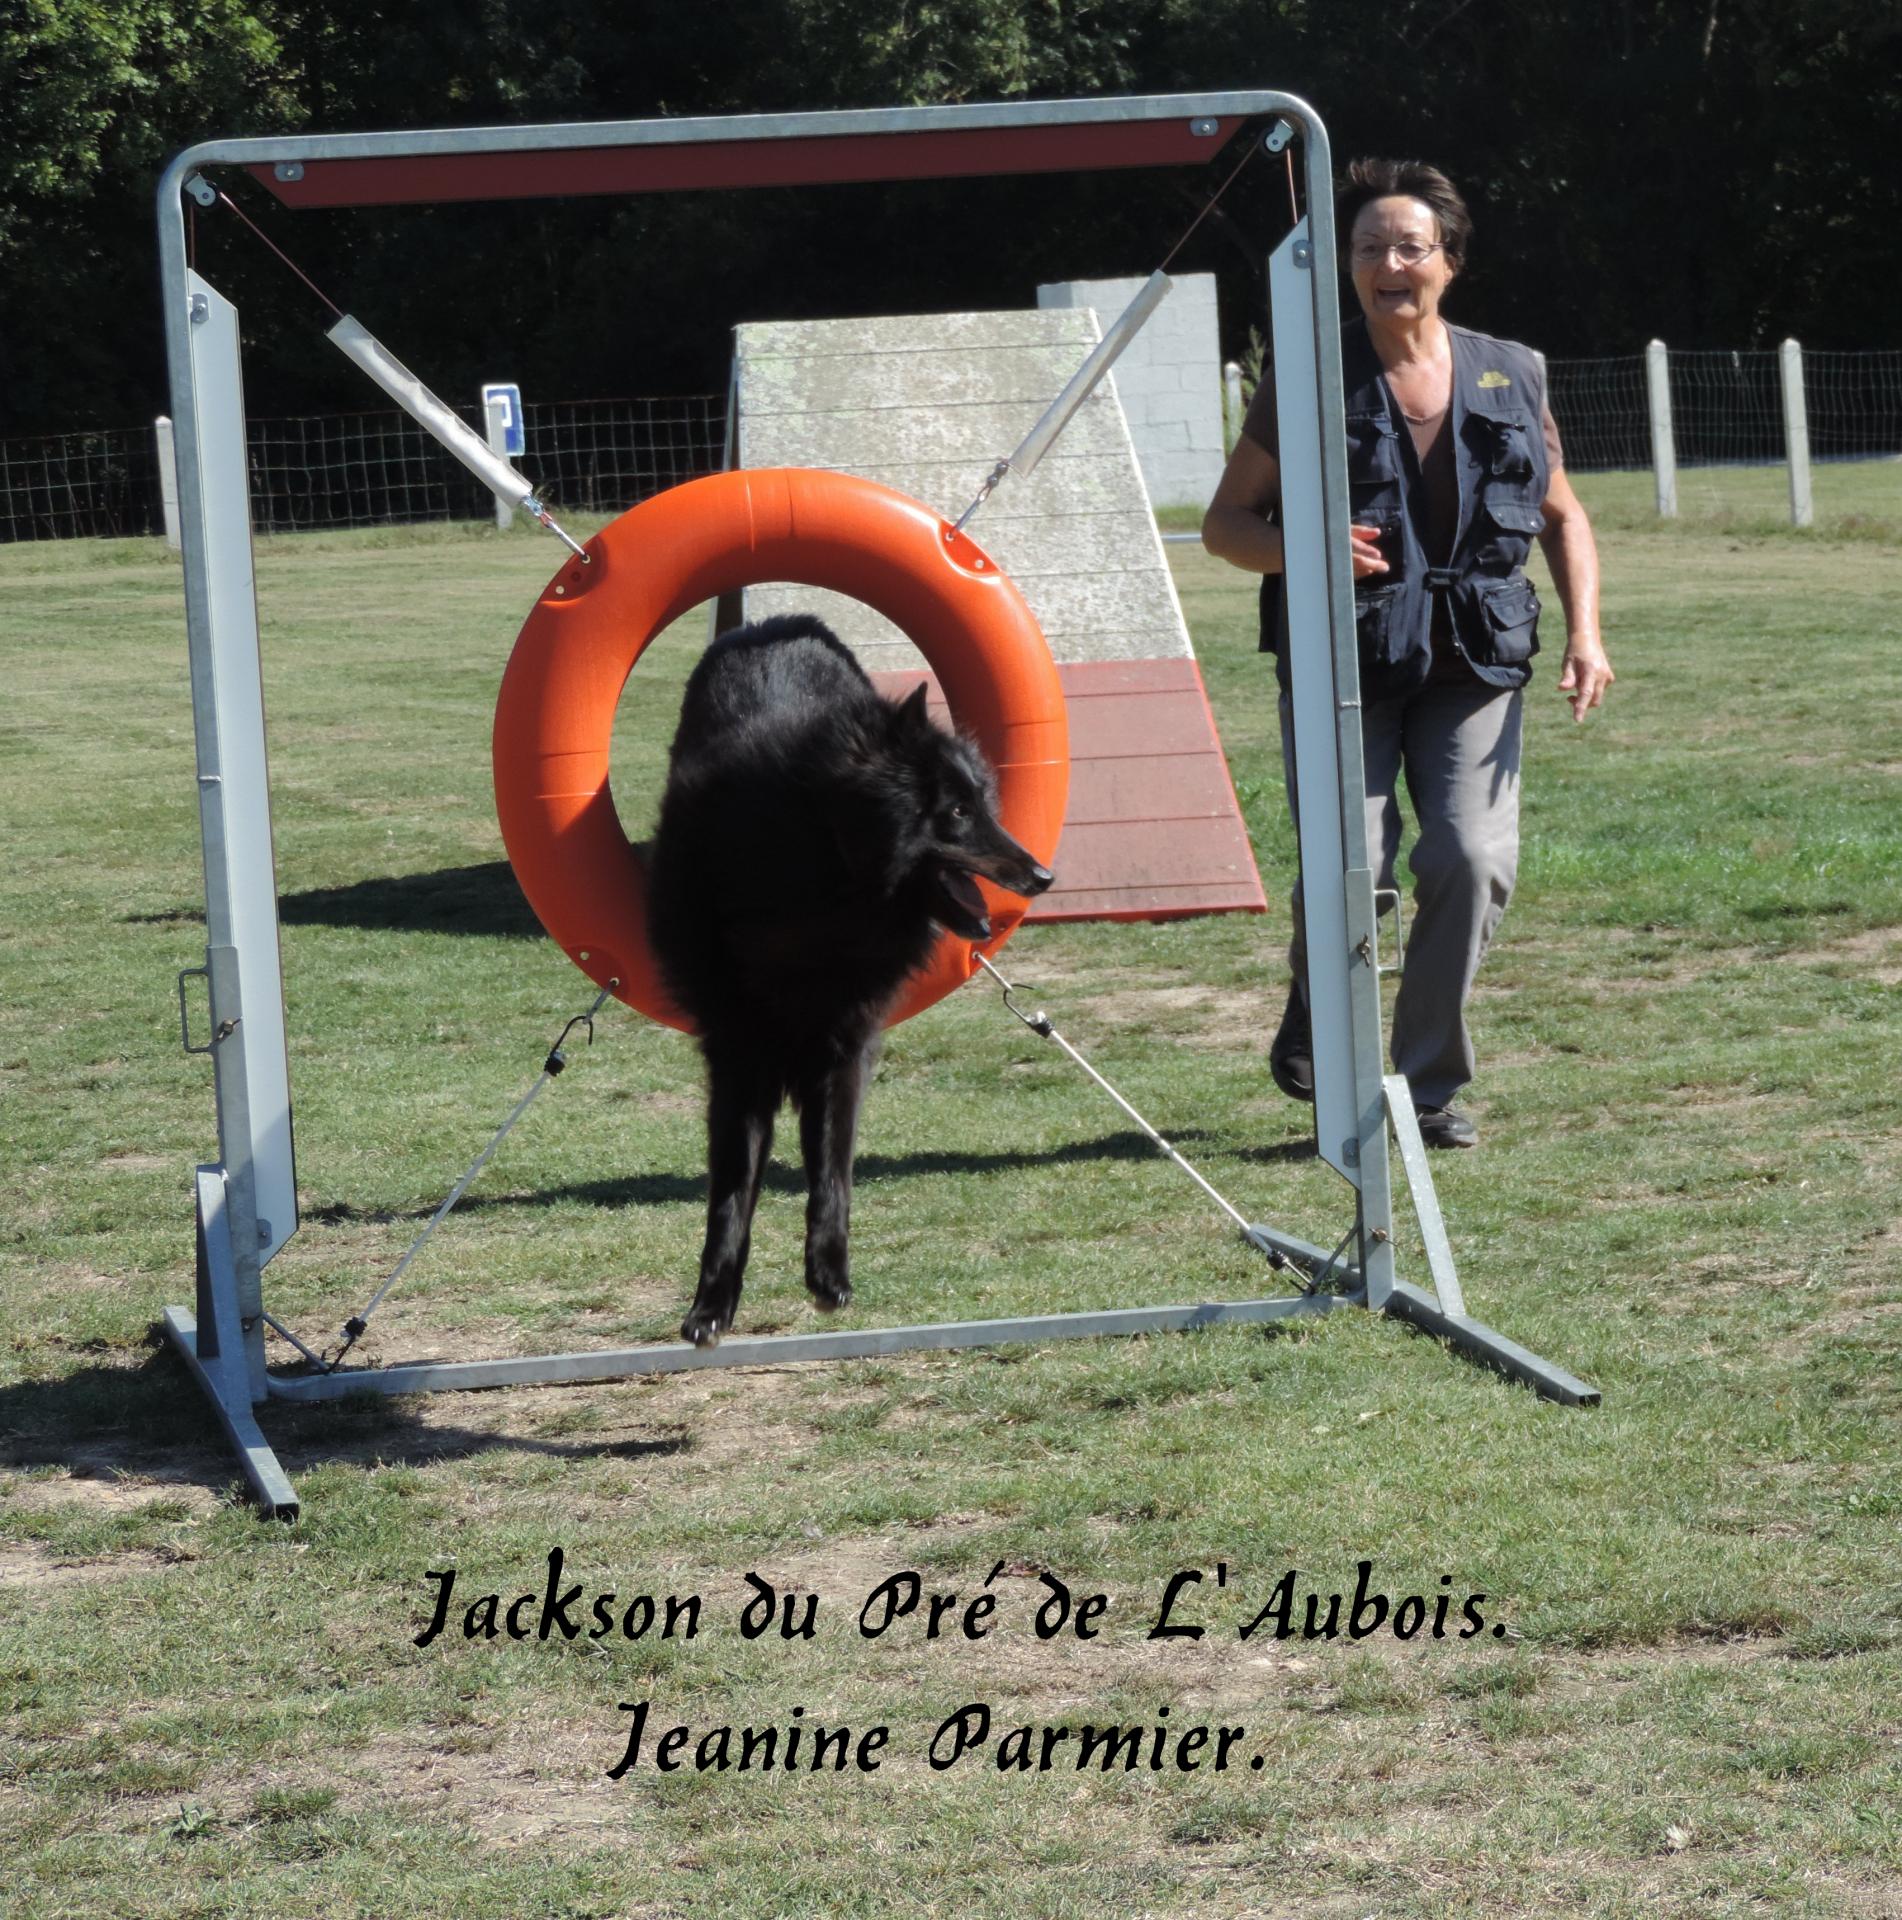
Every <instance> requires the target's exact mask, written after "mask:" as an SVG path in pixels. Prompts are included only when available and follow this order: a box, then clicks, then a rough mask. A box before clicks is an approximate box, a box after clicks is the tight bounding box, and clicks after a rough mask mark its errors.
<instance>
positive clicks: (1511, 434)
mask: <svg viewBox="0 0 1902 1920" xmlns="http://www.w3.org/2000/svg"><path fill="white" fill-rule="evenodd" d="M1466 418H1467V421H1468V422H1469V424H1470V425H1471V428H1472V431H1473V437H1474V439H1475V440H1476V441H1477V443H1478V447H1479V454H1480V459H1481V461H1482V462H1483V464H1484V466H1485V469H1486V472H1487V473H1488V474H1489V475H1490V476H1491V477H1492V478H1493V479H1495V480H1530V479H1531V478H1532V441H1531V439H1530V437H1529V428H1530V423H1529V422H1528V421H1525V420H1523V419H1520V418H1519V417H1517V416H1516V415H1513V414H1497V413H1469V414H1468V415H1467V416H1466Z"/></svg>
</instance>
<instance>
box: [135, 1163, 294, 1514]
mask: <svg viewBox="0 0 1902 1920" xmlns="http://www.w3.org/2000/svg"><path fill="white" fill-rule="evenodd" d="M197 1190H198V1312H197V1315H196V1317H195V1318H194V1316H193V1315H191V1314H189V1313H187V1312H186V1311H185V1309H184V1308H183V1307H167V1308H166V1309H165V1331H166V1333H167V1334H168V1335H169V1336H170V1337H171V1341H172V1345H173V1346H174V1347H176V1348H177V1349H178V1351H179V1353H180V1354H181V1355H182V1356H183V1358H184V1361H185V1364H186V1365H187V1366H188V1367H190V1368H191V1370H192V1375H193V1377H194V1378H195V1379H196V1380H197V1382H198V1384H199V1385H200V1386H201V1387H202V1388H203V1389H204V1390H205V1397H206V1398H207V1399H208V1400H209V1401H210V1402H211V1404H212V1408H213V1410H214V1411H215V1412H216V1413H217V1415H218V1419H219V1422H220V1424H221V1425H222V1426H223V1427H224V1430H225V1435H226V1438H227V1439H229V1440H230V1442H231V1445H232V1449H233V1451H234V1452H235V1453H236V1454H237V1456H238V1464H239V1466H241V1467H242V1468H243V1469H244V1477H245V1479H246V1480H247V1481H248V1482H249V1483H250V1487H251V1493H252V1497H253V1498H254V1499H255V1500H256V1501H257V1503H258V1506H259V1507H260V1508H261V1509H262V1510H263V1512H264V1513H265V1515H266V1516H267V1517H268V1518H270V1519H273V1520H295V1519H296V1518H297V1513H298V1499H297V1493H296V1490H295V1489H294V1488H293V1487H292V1485H291V1483H290V1479H289V1476H288V1475H287V1474H286V1473H285V1471H284V1469H283V1468H282V1467H281V1466H279V1465H278V1460H277V1455H276V1454H275V1453H274V1452H272V1450H271V1445H270V1442H269V1441H267V1440H266V1439H265V1437H264V1434H263V1432H262V1430H261V1429H260V1428H259V1426H258V1423H257V1418H256V1416H255V1414H254V1413H253V1412H252V1399H251V1366H250V1360H249V1357H248V1355H247V1354H246V1351H245V1347H246V1328H245V1325H244V1316H243V1314H242V1313H241V1312H240V1310H239V1305H238V1266H237V1262H236V1260H235V1259H234V1258H233V1257H232V1246H231V1218H230V1214H229V1212H228V1211H227V1209H226V1206H225V1172H224V1169H223V1168H222V1167H200V1168H199V1169H198V1182H197Z"/></svg>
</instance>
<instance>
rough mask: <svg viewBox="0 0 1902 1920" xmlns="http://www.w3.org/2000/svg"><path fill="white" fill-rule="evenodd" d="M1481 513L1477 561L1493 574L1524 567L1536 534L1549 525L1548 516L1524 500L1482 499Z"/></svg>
mask: <svg viewBox="0 0 1902 1920" xmlns="http://www.w3.org/2000/svg"><path fill="white" fill-rule="evenodd" d="M1479 516H1480V533H1479V538H1478V541H1477V544H1476V545H1475V547H1474V551H1473V559H1474V562H1475V563H1476V564H1477V565H1478V566H1481V567H1483V568H1485V569H1486V570H1487V571H1488V572H1492V573H1510V572H1512V571H1513V569H1514V568H1516V567H1522V566H1524V565H1525V561H1526V555H1527V554H1529V553H1530V552H1531V551H1532V541H1533V537H1534V536H1535V535H1536V534H1538V533H1539V532H1540V531H1541V530H1542V529H1543V528H1544V526H1545V515H1544V514H1543V513H1541V512H1540V511H1539V509H1538V508H1537V507H1535V506H1531V505H1529V504H1527V503H1526V502H1525V501H1522V500H1482V501H1481V502H1480V503H1479Z"/></svg>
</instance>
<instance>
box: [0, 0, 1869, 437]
mask: <svg viewBox="0 0 1902 1920" xmlns="http://www.w3.org/2000/svg"><path fill="white" fill-rule="evenodd" d="M1253 86H1260V87H1276V88H1281V89H1284V90H1287V91H1290V92H1294V93H1298V94H1300V95H1302V96H1304V97H1305V98H1307V99H1308V100H1310V101H1312V102H1313V103H1314V105H1315V106H1316V107H1317V108H1318V109H1319V110H1320V112H1321V113H1322V115H1323V117H1324V118H1325V119H1326V121H1327V123H1328V127H1329V131H1330V135H1331V137H1332V140H1333V143H1334V148H1335V153H1336V157H1337V159H1345V158H1346V157H1348V156H1349V155H1351V154H1353V153H1358V152H1386V153H1407V154H1417V155H1420V156H1423V157H1426V158H1430V159H1433V160H1435V161H1436V162H1438V163H1439V164H1440V165H1442V166H1444V167H1445V168H1446V169H1447V170H1448V171H1449V172H1450V173H1452V174H1453V176H1454V178H1455V179H1456V180H1458V181H1460V182H1461V183H1462V185H1463V186H1464V187H1465V189H1466V190H1467V192H1468V195H1469V197H1470V198H1471V200H1472V202H1473V205H1474V211H1475V214H1476V217H1477V221H1478V241H1477V245H1476V247H1475V249H1474V252H1473V256H1472V261H1471V266H1470V269H1469V272H1468V275H1467V279H1466V283H1465V284H1464V285H1463V286H1462V287H1461V288H1460V289H1458V291H1457V293H1456V296H1455V301H1456V304H1455V306H1454V309H1453V310H1454V312H1455V315H1456V317H1459V318H1463V319H1465V320H1467V321H1468V322H1470V323H1471V324H1474V325H1478V326H1481V327H1484V328H1486V329H1488V330H1490V331H1495V332H1501V333H1507V334H1512V335H1516V336H1518V337H1521V338H1524V339H1528V340H1531V341H1533V342H1534V343H1535V344H1537V345H1539V346H1541V347H1543V348H1544V349H1545V350H1546V351H1547V352H1548V353H1551V354H1554V355H1579V354H1592V353H1622V352H1631V351H1635V350H1636V349H1637V348H1638V347H1639V346H1641V345H1642V343H1643V342H1644V341H1645V340H1646V339H1648V338H1650V337H1651V336H1652V335H1654V334H1656V335H1661V336H1663V337H1664V338H1666V339H1668V340H1669V341H1671V343H1672V344H1673V345H1676V346H1685V347H1691V346H1721V347H1744V346H1757V345H1767V344H1770V343H1772V342H1774V341H1775V340H1777V339H1780V338H1781V337H1783V336H1784V335H1786V334H1795V335H1797V336H1798V337H1799V338H1801V339H1803V340H1804V341H1805V343H1806V344H1808V345H1812V346H1819V347H1822V346H1838V347H1845V348H1861V347H1875V346H1888V345H1894V344H1896V343H1897V337H1898V333H1897V319H1896V315H1897V300H1898V295H1899V294H1902V270H1898V265H1897V259H1898V247H1897V236H1898V234H1899V233H1902V175H1899V174H1898V170H1897V169H1896V167H1895V166H1894V164H1893V157H1892V156H1893V153H1894V151H1895V149H1896V145H1897V138H1898V136H1897V132H1896V129H1897V127H1898V126H1899V125H1902V0H1689V3H1684V0H1574V4H1570V5H1561V4H1557V3H1556V0H1388V4H1383V5H1375V4H1373V0H1330V3H1327V4H1323V0H727V4H724V5H719V6H714V5H703V6H700V7H693V6H680V5H677V4H676V5H673V6H668V7H662V6H659V5H656V4H654V0H629V4H625V5H621V6H608V5H604V4H601V3H600V0H533V4H530V3H529V0H415V4H407V5H402V4H389V5H385V6H382V7H364V8H361V9H353V8H342V7H338V6H336V5H334V4H328V5H325V6H323V7H318V6H316V5H313V4H309V0H249V4H247V3H246V0H0V115H3V116H4V118H3V120H0V124H4V127H5V130H6V134H5V141H4V151H0V356H3V364H4V369H5V374H4V385H3V388H0V431H5V432H11V433H19V432H31V431H41V430H44V431H51V430H57V429H60V428H64V427H69V426H77V425H87V424H130V423H132V422H135V421H138V420H140V419H143V418H147V417H149V416H150V415H151V414H152V413H154V412H156V411H158V410H160V409H161V408H162V406H163V404H164V392H163V381H162V371H161V359H160V351H159V347H158V338H157V319H158V315H157V304H158V302H157V277H156V260H155V247H154V239H153V216H152V189H153V186H154V183H155V181H156V179H157V176H158V173H159V171H160V169H161V167H162V166H163V164H164V161H165V158H166V157H167V155H168V154H169V153H171V152H173V151H175V150H176V149H178V148H179V147H181V146H184V145H186V144H188V143H190V142H191V141H193V140H197V139H200V138H205V137H210V136H213V135H224V134H239V133H253V132H266V131H270V130H273V129H286V128H291V129H298V130H308V131H317V130H326V131H329V130H335V131H348V130H354V129H359V128H374V127H389V126H410V127H420V126H432V125H437V126H439V125H479V124H491V123H508V122H528V121H541V120H591V119H613V118H632V117H644V116H648V115H654V114H669V115H676V114H687V113H726V112H772V111H793V110H809V109H814V108H824V107H849V106H874V105H893V104H922V103H935V102H946V101H965V100H989V99H1011V98H1038V97H1058V96H1065V95H1075V94H1100V93H1121V92H1173V91H1178V90H1202V89H1218V88H1231V87H1253ZM226 184H227V185H228V186H229V190H230V191H231V192H232V193H233V196H234V197H235V198H238V199H240V201H241V203H242V204H244V205H245V206H246V208H247V210H248V211H250V212H252V213H253V215H254V216H255V217H257V218H259V219H260V220H261V221H263V222H264V224H266V226H267V227H268V228H269V230H270V231H271V232H272V233H273V234H274V235H275V236H276V237H277V238H278V239H279V240H280V242H281V244H283V245H284V246H286V248H287V249H288V250H289V251H290V252H291V253H292V254H293V255H294V256H295V257H296V258H297V259H298V260H299V261H300V262H301V263H302V264H304V265H305V266H306V268H307V269H308V270H309V271H310V272H311V273H312V275H313V277H314V278H316V280H317V281H318V283H319V284H320V285H322V286H323V287H325V289H326V291H328V292H329V293H330V294H331V295H332V297H333V298H335V299H336V300H338V301H339V303H340V304H342V305H344V306H345V307H348V308H350V309H352V310H353V311H356V312H357V313H359V314H360V315H361V316H362V317H363V318H364V319H365V321H366V322H367V323H368V324H369V325H370V326H371V327H372V328H373V329H375V330H376V331H377V332H379V333H380V334H382V335H383V337H384V338H386V339H387V340H388V341H389V342H390V344H391V345H392V346H393V347H394V348H395V349H396V350H397V351H398V352H399V353H400V354H402V355H403V356H404V357H405V358H407V359H409V360H410V361H411V362H412V364H414V365H415V366H416V367H417V369H418V371H419V372H422V373H423V374H424V375H425V377H426V378H428V379H429V380H430V382H431V383H432V384H433V385H435V386H436V387H437V388H438V389H439V390H440V391H442V392H444V393H445V394H447V395H450V396H452V397H458V398H459V397H463V396H465V395H469V394H472V392H473V389H474V387H475V384H476V383H477V382H478V381H479V380H480V379H482V378H485V377H489V378H493V377H502V376H510V377H515V378H518V379H520V380H521V381H522V383H523V384H524V386H525V387H526V388H528V389H529V391H530V392H531V394H532V395H533V396H534V397H536V398H541V399H555V398H581V397H586V396H590V395H607V394H621V393H665V392H670V391H676V392H677V391H688V390H702V391H712V390H716V389H718V388H719V387H720V386H722V385H723V384H724V380H725V371H726V361H727V355H728V351H729V339H728V334H727V329H728V327H730V325H731V324H732V323H733V322H734V321H736V320H740V319H756V318H768V317H797V316H803V315H814V314H829V313H854V312H904V311H933V310H945V309H955V308H962V307H982V306H987V305H993V304H994V305H1000V306H1016V305H1023V304H1027V303H1029V302H1030V301H1032V300H1034V297H1035V295H1034V288H1035V286H1036V284H1037V282H1038V281H1040V280H1052V279H1069V278H1076V277H1087V276H1095V275H1108V274H1123V273H1135V272H1141V271H1145V270H1146V269H1147V268H1148V267H1150V266H1152V265H1153V264H1155V262H1156V260H1157V259H1159V258H1160V257H1161V255H1162V253H1163V252H1164V251H1166V250H1167V248H1168V246H1169V245H1170V244H1171V243H1172V242H1173V240H1174V239H1175V237H1176V235H1177V234H1178V233H1179V232H1180V231H1181V230H1182V228H1183V227H1184V226H1185V225H1186V224H1187V222H1188V220H1189V218H1190V217H1191V216H1192V214H1193V212H1194V210H1195V208H1196V207H1197V206H1199V205H1200V203H1201V199H1202V198H1203V197H1204V196H1205V195H1206V193H1207V192H1208V190H1209V188H1210V187H1211V186H1212V184H1213V179H1212V178H1210V179H1207V180H1196V179H1186V178H1182V177H1174V176H1169V177H1165V176H1161V175H1148V174H1140V173H1137V174H1115V175H1099V176H1095V177H1092V178H1088V179H1084V180H1081V181H1068V180H1067V181H1035V180H1033V181H1021V180H1020V181H1008V182H984V181H967V182H949V183H942V184H935V185H931V184H927V185H907V186H894V187H889V188H871V187H844V188H833V189H826V190H823V191H821V190H811V191H803V192H793V191H775V190H764V191H760V192H756V193H751V194H738V193H734V194H709V195H693V196H664V197H657V198H651V199H647V200H643V201H636V202H622V201H615V200H608V199H602V200H575V201H547V202H530V203H524V204H519V205H509V206H453V207H443V208H422V209H407V210H390V211H382V212H374V213H338V214H328V213H306V214H298V215H291V214H287V213H284V212H283V211H282V210H280V209H278V208H276V207H275V205H274V204H273V203H272V202H270V200H269V199H268V196H266V195H264V194H262V193H261V192H260V191H259V190H257V189H256V188H255V187H254V186H252V185H251V183H250V182H249V181H240V182H237V183H235V184H232V183H226ZM1287 217H1288V213H1287V194H1286V187H1285V182H1284V181H1283V179H1282V177H1281V175H1280V174H1279V173H1278V171H1276V170H1275V169H1274V168H1272V167H1268V166H1265V165H1262V164H1260V163H1257V164H1256V165H1255V166H1254V167H1253V168H1251V169H1250V171H1249V172H1248V173H1247V174H1245V175H1244V176H1243V178H1242V180H1241V181H1240V182H1239V183H1238V184H1237V187H1236V189H1235V190H1234V192H1233V193H1232V194H1231V196H1230V197H1229V199H1228V200H1227V201H1225V203H1224V207H1223V210H1222V213H1221V215H1220V217H1219V218H1217V219H1214V220H1211V221H1209V222H1207V223H1206V224H1205V225H1204V227H1203V228H1202V229H1201V230H1200V231H1199V232H1198V234H1197V235H1196V237H1195V239H1194V240H1193V241H1192V242H1191V245H1190V248H1189V249H1188V250H1187V251H1186V252H1185V254H1184V255H1183V257H1182V258H1181V260H1180V261H1179V262H1178V265H1179V267H1180V268H1182V269H1183V270H1188V271H1195V270H1211V271H1215V272H1217V273H1219V274H1220V275H1221V276H1222V279H1223V302H1224V312H1225V322H1224V324H1225V326H1227V327H1228V328H1230V329H1231V331H1232V334H1233V337H1232V338H1231V340H1230V341H1229V342H1228V344H1229V346H1230V347H1231V349H1233V348H1238V347H1239V346H1240V345H1241V343H1242V340H1243V338H1244V337H1245V335H1246V332H1247V328H1248V325H1249V323H1250V321H1251V319H1258V318H1259V306H1260V301H1261V288H1260V282H1259V277H1258V276H1259V263H1260V259H1261V256H1262V254H1263V253H1264V252H1265V250H1266V248H1267V247H1268V246H1269V245H1270V244H1272V242H1273V241H1274V240H1275V239H1276V238H1277V236H1278V234H1279V232H1280V231H1281V228H1282V226H1283V225H1284V224H1285V222H1286V219H1287ZM196 239H197V247H198V257H199V261H200V264H201V267H202V269H203V271H205V273H206V274H207V276H208V277H209V278H211V279H212V280H213V281H214V282H216V283H217V284H218V285H219V286H220V287H222V288H223V289H225V290H226V291H227V292H228V293H229V294H230V295H231V296H232V297H233V298H234V299H235V300H236V301H237V303H238V305H239V308H240V310H241V312H242V314H243V316H244V322H245V331H246V353H247V360H246V379H247V389H248V397H249V400H250V404H251V406H252V408H253V410H254V411H257V412H276V411H291V410H299V409H318V408H323V409H327V408H331V407H341V406H354V405H365V404H368V403H369V401H368V396H366V394H365V392H364V390H363V388H362V387H361V386H360V385H359V384H357V377H356V376H355V375H354V374H353V373H352V372H351V370H350V369H348V368H347V367H345V366H344V365H343V364H342V362H341V361H336V362H335V364H332V362H333V360H335V356H333V355H331V353H330V350H329V349H328V348H327V347H325V346H324V344H323V343H322V341H321V340H320V339H319V338H318V334H319V332H320V331H321V324H322V321H323V318H324V316H323V314H322V310H321V308H320V307H319V306H317V304H316V303H315V302H314V301H313V300H312V299H311V297H310V296H309V295H308V293H306V292H305V291H304V290H303V289H302V288H300V287H299V286H298V285H297V284H296V282H295V281H293V280H292V279H291V278H290V277H289V276H288V275H287V274H285V273H284V272H283V270H282V269H281V268H280V267H279V266H278V265H277V264H276V263H275V262H274V261H272V260H271V259H270V257H269V256H268V255H267V254H265V253H264V252H263V251H262V250H261V249H259V248H258V247H257V246H256V244H255V243H254V242H253V241H251V240H250V239H248V238H247V237H246V236H244V235H243V234H242V232H241V231H240V230H239V229H238V228H237V227H236V224H235V223H234V222H233V221H232V220H231V219H230V218H229V216H228V215H225V214H223V213H218V214H214V215H207V216H202V217H200V219H199V220H198V223H197V236H196Z"/></svg>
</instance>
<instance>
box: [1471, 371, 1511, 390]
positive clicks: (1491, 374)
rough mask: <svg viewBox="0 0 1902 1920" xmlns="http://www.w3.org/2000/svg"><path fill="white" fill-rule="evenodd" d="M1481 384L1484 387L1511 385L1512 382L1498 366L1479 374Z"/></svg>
mask: <svg viewBox="0 0 1902 1920" xmlns="http://www.w3.org/2000/svg"><path fill="white" fill-rule="evenodd" d="M1479 384H1480V385H1481V386H1482V387H1509V386H1511V385H1512V382H1511V381H1510V380H1508V379H1507V378H1506V376H1505V375H1504V374H1503V373H1501V372H1500V371H1499V369H1498V368H1497V367H1489V368H1488V369H1487V370H1486V371H1485V372H1484V373H1482V374H1481V375H1480V376H1479Z"/></svg>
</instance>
